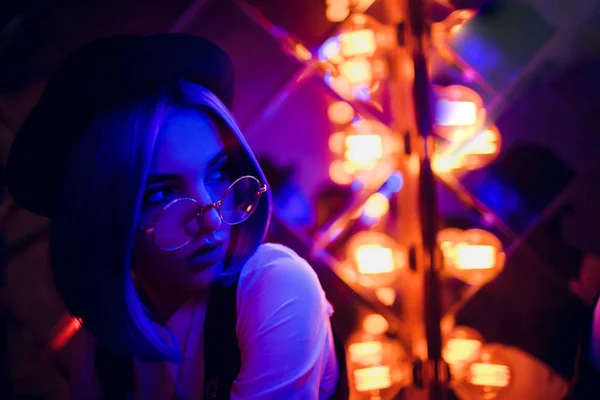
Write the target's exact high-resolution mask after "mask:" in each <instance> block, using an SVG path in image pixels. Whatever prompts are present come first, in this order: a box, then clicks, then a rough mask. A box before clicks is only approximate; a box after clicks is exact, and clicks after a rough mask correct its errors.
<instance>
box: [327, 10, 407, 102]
mask: <svg viewBox="0 0 600 400" xmlns="http://www.w3.org/2000/svg"><path fill="white" fill-rule="evenodd" d="M331 7H333V5H332V6H331ZM335 7H338V6H337V5H336V6H335ZM328 10H329V9H328ZM340 17H341V15H340ZM394 37H395V31H394V29H389V28H388V27H385V26H383V25H382V24H380V23H379V22H378V21H377V20H376V19H375V18H373V17H370V16H367V15H365V14H360V13H356V14H352V15H350V17H348V19H347V20H346V21H345V22H344V23H343V24H342V26H341V27H340V33H339V34H338V35H337V36H335V37H333V38H330V39H328V40H326V41H325V42H324V43H323V45H322V46H321V48H320V49H319V51H318V55H319V60H320V61H321V63H322V65H323V68H324V69H325V70H327V74H329V75H331V77H328V78H326V80H325V82H326V83H327V84H328V85H329V86H330V87H331V88H332V89H333V90H335V91H336V92H338V93H339V94H340V96H342V97H343V98H344V99H347V100H359V101H371V100H372V99H371V95H372V94H373V93H375V92H377V91H378V90H379V88H380V87H381V81H382V80H383V79H385V78H386V76H387V73H388V72H387V66H386V63H385V54H386V53H387V52H388V51H389V50H390V49H392V48H393V47H394V46H395V45H396V42H395V41H394ZM342 77H343V78H344V81H345V82H346V83H347V84H348V85H349V86H350V90H348V89H347V88H346V87H345V86H346V83H344V84H343V85H342V84H341V83H340V82H338V79H339V78H342ZM340 89H342V92H341V93H340V92H339V90H340Z"/></svg>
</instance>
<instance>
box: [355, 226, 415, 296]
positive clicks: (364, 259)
mask: <svg viewBox="0 0 600 400" xmlns="http://www.w3.org/2000/svg"><path fill="white" fill-rule="evenodd" d="M406 258H407V252H406V250H405V249H404V248H403V247H401V246H400V245H399V244H398V243H397V242H396V241H395V240H393V239H392V238H390V237H389V236H387V235H386V234H384V233H382V232H377V231H363V232H359V233H357V234H356V235H354V236H353V237H352V238H350V240H349V241H348V244H347V247H346V259H347V260H348V261H349V262H350V264H351V265H352V266H353V267H354V268H355V269H356V271H357V272H358V281H359V283H360V284H361V285H363V286H366V287H375V288H377V287H381V286H386V285H389V284H391V283H392V282H393V281H394V280H395V279H396V277H397V274H398V271H399V270H400V269H401V268H403V267H404V266H405V265H406Z"/></svg>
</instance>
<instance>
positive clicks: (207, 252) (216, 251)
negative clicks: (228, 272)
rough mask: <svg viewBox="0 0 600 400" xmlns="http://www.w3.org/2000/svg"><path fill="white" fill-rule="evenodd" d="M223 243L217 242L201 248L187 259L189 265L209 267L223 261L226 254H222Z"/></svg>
mask: <svg viewBox="0 0 600 400" xmlns="http://www.w3.org/2000/svg"><path fill="white" fill-rule="evenodd" d="M222 249H223V243H221V242H215V243H211V244H205V245H203V246H200V247H199V248H198V250H196V251H195V252H194V253H193V254H192V255H191V256H189V257H188V258H187V261H188V263H190V264H193V265H196V266H200V267H209V266H211V265H214V264H217V263H218V262H220V261H221V260H222V258H223V257H224V254H222Z"/></svg>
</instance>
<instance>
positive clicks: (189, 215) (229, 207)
mask: <svg viewBox="0 0 600 400" xmlns="http://www.w3.org/2000/svg"><path fill="white" fill-rule="evenodd" d="M266 191H267V185H261V183H260V182H259V180H258V179H256V178H255V177H253V176H242V177H241V178H238V179H236V180H235V181H234V182H233V183H232V184H231V185H229V187H228V188H227V190H225V194H223V197H222V198H221V199H220V200H217V201H216V202H214V203H211V204H206V205H202V204H200V203H198V201H196V199H193V198H191V197H181V198H178V199H175V200H173V201H171V202H170V203H169V204H167V205H166V206H165V207H164V208H163V209H162V210H161V211H160V212H159V213H158V216H157V217H156V219H155V220H154V223H153V224H152V226H151V227H150V228H148V229H144V230H143V232H144V233H145V234H146V235H152V237H153V239H154V243H156V245H157V246H158V247H160V248H161V249H163V250H167V251H172V250H178V249H180V248H182V247H183V246H185V245H186V244H188V243H189V242H190V241H191V240H192V239H193V238H194V236H196V235H197V234H198V232H199V231H200V229H201V227H202V221H201V220H202V218H201V216H203V214H204V213H205V212H207V211H210V210H212V209H213V208H215V209H216V210H217V211H218V213H219V217H220V218H221V220H222V221H223V222H224V223H226V224H228V225H237V224H240V223H242V222H244V221H245V220H247V219H248V218H250V216H251V215H252V214H253V213H254V211H255V210H256V207H257V206H258V203H259V201H260V195H261V194H263V193H265V192H266Z"/></svg>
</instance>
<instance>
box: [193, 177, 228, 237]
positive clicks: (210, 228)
mask: <svg viewBox="0 0 600 400" xmlns="http://www.w3.org/2000/svg"><path fill="white" fill-rule="evenodd" d="M212 197H213V196H211V194H210V192H209V191H208V190H207V189H206V188H205V187H201V188H199V189H198V193H197V195H196V201H198V203H200V206H201V207H202V210H201V211H200V214H199V215H198V222H199V224H200V226H199V228H200V229H199V231H200V232H202V233H210V232H214V231H216V230H217V229H219V228H220V227H221V223H222V221H221V215H220V213H219V208H218V207H217V206H216V205H214V201H215V200H213V199H212Z"/></svg>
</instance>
